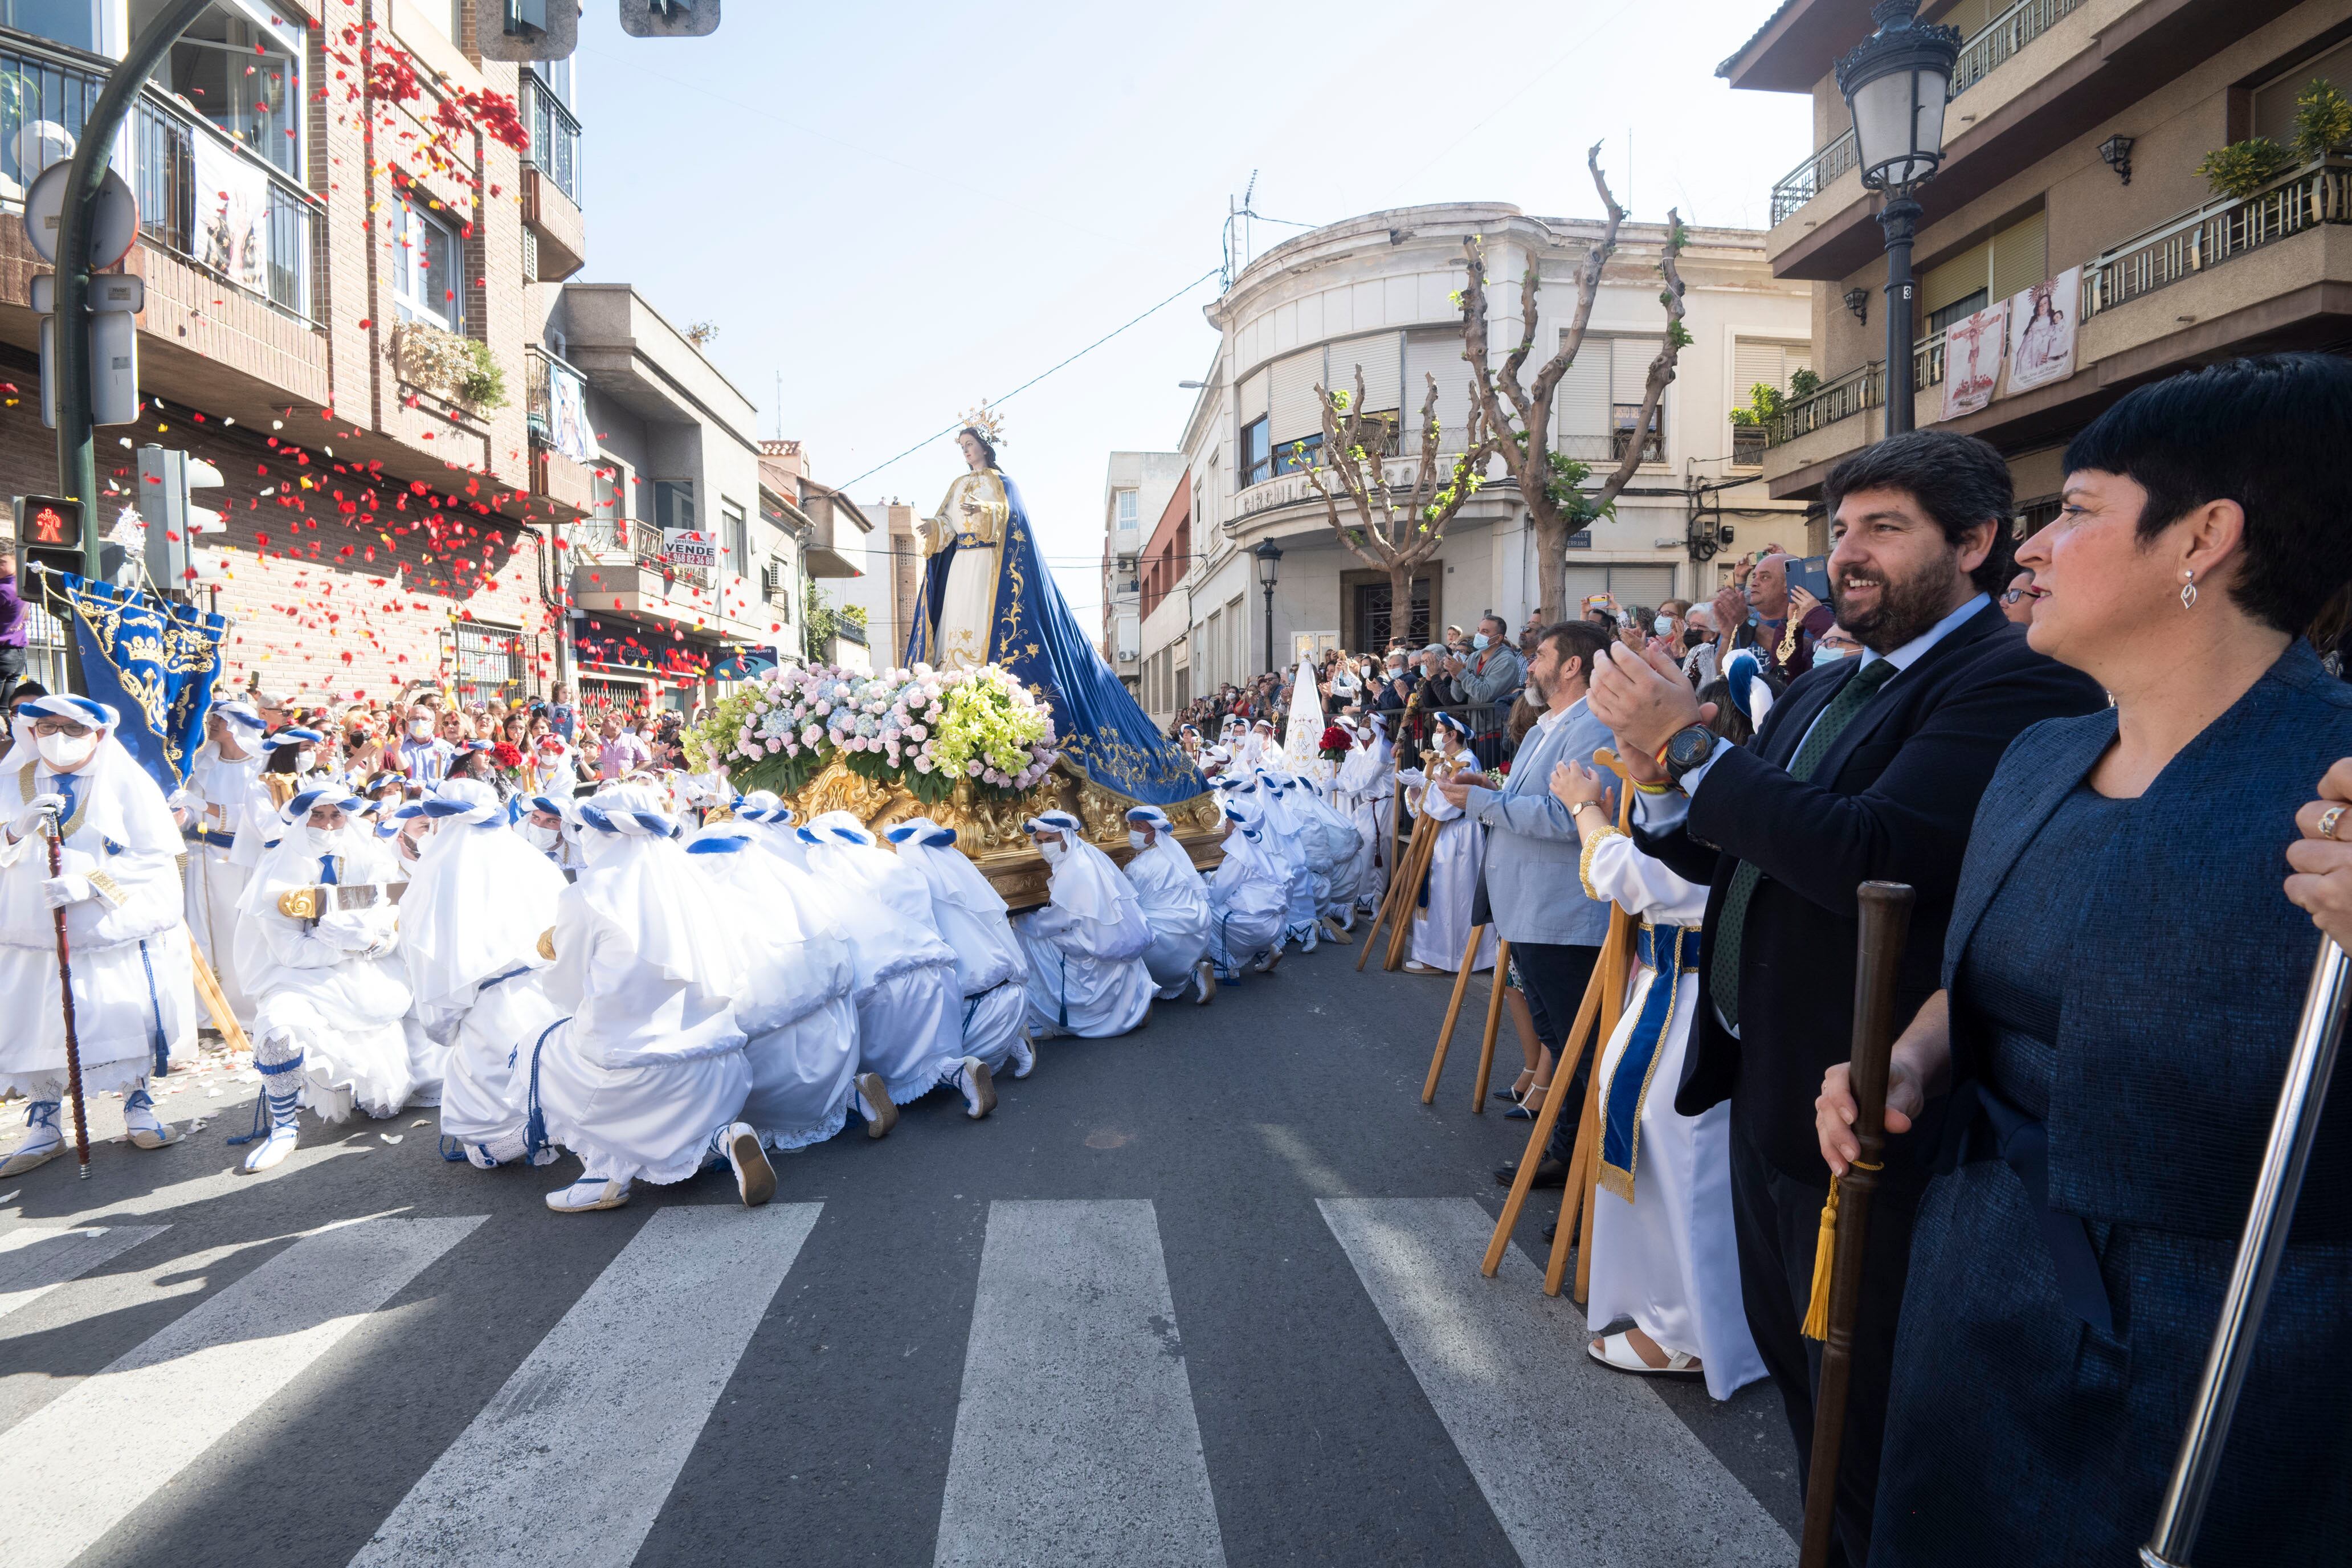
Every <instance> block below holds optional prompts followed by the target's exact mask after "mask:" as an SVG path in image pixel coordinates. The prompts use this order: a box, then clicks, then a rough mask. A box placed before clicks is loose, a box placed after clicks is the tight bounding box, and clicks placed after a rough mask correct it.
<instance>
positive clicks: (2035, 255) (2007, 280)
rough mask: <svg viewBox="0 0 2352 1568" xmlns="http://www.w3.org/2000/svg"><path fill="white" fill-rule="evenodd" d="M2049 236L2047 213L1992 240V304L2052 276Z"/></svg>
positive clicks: (2039, 214)
mask: <svg viewBox="0 0 2352 1568" xmlns="http://www.w3.org/2000/svg"><path fill="white" fill-rule="evenodd" d="M2049 237H2050V221H2049V215H2048V214H2047V213H2046V212H2038V213H2035V214H2034V215H2033V216H2032V217H2029V218H2026V219H2024V220H2023V221H2021V222H2020V223H2017V224H2015V225H2013V226H2011V227H2009V228H2005V229H2003V230H2002V231H2001V232H2000V233H1999V234H1997V235H1994V236H1993V237H1992V298H1991V300H1989V301H1988V303H1990V304H1996V305H1997V304H1999V303H2000V301H2001V300H2007V299H2010V298H2011V297H2012V296H2014V295H2016V294H2019V293H2021V292H2022V291H2024V290H2025V289H2031V288H2032V287H2033V286H2034V285H2035V284H2036V283H2039V282H2041V281H2042V279H2044V278H2047V277H2049V276H2050V243H2049Z"/></svg>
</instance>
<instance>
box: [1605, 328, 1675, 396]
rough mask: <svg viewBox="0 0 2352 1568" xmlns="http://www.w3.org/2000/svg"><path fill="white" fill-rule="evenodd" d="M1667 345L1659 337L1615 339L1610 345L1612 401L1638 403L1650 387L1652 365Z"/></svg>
mask: <svg viewBox="0 0 2352 1568" xmlns="http://www.w3.org/2000/svg"><path fill="white" fill-rule="evenodd" d="M1663 347H1664V342H1663V340H1661V339H1658V338H1612V339H1611V340H1610V343H1609V353H1610V360H1611V363H1612V367H1613V368H1612V374H1611V376H1610V383H1611V401H1612V402H1615V403H1639V402H1641V401H1642V390H1643V387H1645V386H1647V385H1648V384H1649V380H1650V362H1651V361H1652V360H1654V359H1655V358H1657V357H1658V351H1659V349H1661V348H1663Z"/></svg>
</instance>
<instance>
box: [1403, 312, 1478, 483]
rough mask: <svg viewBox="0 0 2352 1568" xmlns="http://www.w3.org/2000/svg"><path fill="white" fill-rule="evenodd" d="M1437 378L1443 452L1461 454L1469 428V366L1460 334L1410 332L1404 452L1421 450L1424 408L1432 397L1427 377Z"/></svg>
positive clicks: (1406, 355)
mask: <svg viewBox="0 0 2352 1568" xmlns="http://www.w3.org/2000/svg"><path fill="white" fill-rule="evenodd" d="M1431 376H1434V377H1436V378H1437V419H1438V424H1439V426H1441V429H1442V432H1443V434H1442V435H1441V436H1440V437H1439V444H1438V448H1437V449H1438V450H1439V451H1440V452H1458V451H1460V450H1461V449H1462V443H1463V441H1464V439H1465V437H1466V436H1467V433H1468V427H1469V424H1470V366H1469V364H1468V363H1467V362H1466V361H1465V360H1464V359H1463V357H1462V336H1461V334H1460V333H1458V332H1408V333H1406V334H1405V340H1404V399H1405V404H1406V405H1407V410H1408V411H1407V413H1406V415H1405V423H1406V424H1407V425H1408V426H1412V428H1410V429H1409V430H1407V432H1406V434H1405V440H1404V450H1405V451H1407V452H1410V453H1416V454H1417V453H1419V452H1420V450H1421V436H1422V433H1421V429H1420V425H1421V405H1422V403H1423V400H1424V399H1425V398H1427V397H1428V395H1429V382H1428V380H1427V378H1428V377H1431Z"/></svg>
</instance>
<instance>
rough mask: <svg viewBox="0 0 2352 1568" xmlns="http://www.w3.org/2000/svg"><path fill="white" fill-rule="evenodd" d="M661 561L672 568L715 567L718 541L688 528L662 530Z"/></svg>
mask: <svg viewBox="0 0 2352 1568" xmlns="http://www.w3.org/2000/svg"><path fill="white" fill-rule="evenodd" d="M662 559H663V560H664V561H667V562H668V563H670V564H671V565H673V566H716V565H718V564H719V541H718V540H716V539H714V538H712V537H711V536H710V535H709V534H707V533H698V532H697V531H694V530H693V529H690V528H665V529H663V530H662Z"/></svg>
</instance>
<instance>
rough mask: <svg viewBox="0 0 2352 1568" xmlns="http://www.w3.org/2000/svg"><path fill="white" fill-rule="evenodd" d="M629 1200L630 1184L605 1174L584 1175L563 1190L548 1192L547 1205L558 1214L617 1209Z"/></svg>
mask: <svg viewBox="0 0 2352 1568" xmlns="http://www.w3.org/2000/svg"><path fill="white" fill-rule="evenodd" d="M628 1201H629V1184H628V1183H626V1182H615V1181H614V1180H612V1179H610V1178H609V1177H605V1176H583V1177H581V1178H580V1179H579V1180H578V1181H576V1182H574V1183H572V1184H571V1185H570V1186H568V1187H566V1188H564V1189H563V1190H562V1192H560V1193H550V1194H547V1206H548V1207H549V1208H551V1209H553V1210H554V1211H555V1212H556V1213H557V1214H587V1213H589V1212H591V1211H592V1210H595V1209H616V1208H619V1207H620V1206H621V1205H623V1204H625V1203H627V1202H628Z"/></svg>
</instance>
